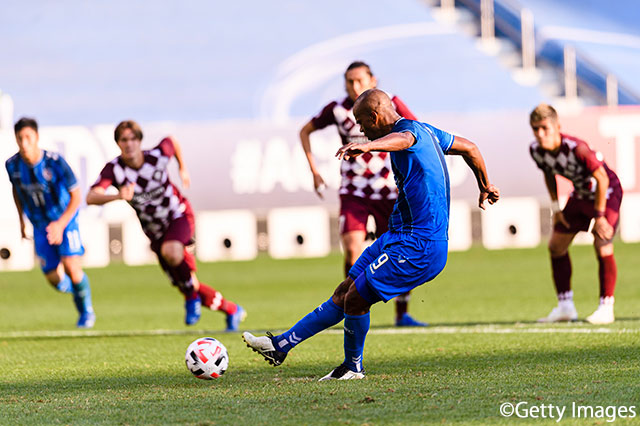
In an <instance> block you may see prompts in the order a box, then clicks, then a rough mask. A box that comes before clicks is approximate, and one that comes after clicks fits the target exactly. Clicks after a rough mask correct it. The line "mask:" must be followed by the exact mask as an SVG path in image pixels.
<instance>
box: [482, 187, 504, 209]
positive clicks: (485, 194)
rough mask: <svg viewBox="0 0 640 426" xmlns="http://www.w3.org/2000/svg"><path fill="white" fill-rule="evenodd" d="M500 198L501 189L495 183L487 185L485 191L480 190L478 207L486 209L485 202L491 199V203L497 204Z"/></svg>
mask: <svg viewBox="0 0 640 426" xmlns="http://www.w3.org/2000/svg"><path fill="white" fill-rule="evenodd" d="M499 199H500V190H499V189H498V187H497V186H495V185H489V186H487V187H486V188H485V189H484V190H483V191H480V197H479V198H478V207H480V208H481V209H482V210H484V202H485V201H489V204H495V203H496V202H497V201H498V200H499Z"/></svg>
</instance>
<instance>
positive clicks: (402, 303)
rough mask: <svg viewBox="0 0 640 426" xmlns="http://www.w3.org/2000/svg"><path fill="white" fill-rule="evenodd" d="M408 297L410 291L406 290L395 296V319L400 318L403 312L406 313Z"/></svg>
mask: <svg viewBox="0 0 640 426" xmlns="http://www.w3.org/2000/svg"><path fill="white" fill-rule="evenodd" d="M410 297H411V292H406V293H405V294H401V295H400V296H398V297H396V320H399V319H401V318H402V317H403V316H404V314H406V313H407V309H408V308H409V299H410Z"/></svg>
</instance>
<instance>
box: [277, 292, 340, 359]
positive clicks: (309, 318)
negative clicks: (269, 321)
mask: <svg viewBox="0 0 640 426" xmlns="http://www.w3.org/2000/svg"><path fill="white" fill-rule="evenodd" d="M343 318H344V311H343V310H342V308H341V307H340V306H338V305H336V304H335V303H333V300H331V299H329V300H327V301H326V302H324V303H323V304H322V305H320V306H318V307H317V308H316V309H314V310H313V312H310V313H308V314H307V315H305V316H304V318H302V319H301V320H300V321H298V322H297V323H296V324H295V325H294V326H293V327H291V328H290V329H289V330H288V331H285V332H284V333H282V334H280V335H278V336H275V337H273V343H274V346H275V347H276V349H277V350H278V351H280V352H285V353H286V352H289V351H290V350H291V349H293V348H294V347H295V346H296V345H297V344H299V343H300V342H302V341H303V340H306V339H308V338H309V337H311V336H313V335H314V334H317V333H319V332H321V331H322V330H324V329H327V328H329V327H331V326H334V325H336V324H337V323H339V322H340V321H342V319H343Z"/></svg>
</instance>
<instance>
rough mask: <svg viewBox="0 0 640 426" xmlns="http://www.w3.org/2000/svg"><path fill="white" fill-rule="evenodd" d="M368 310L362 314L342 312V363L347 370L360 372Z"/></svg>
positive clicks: (367, 325) (368, 319) (368, 321)
mask: <svg viewBox="0 0 640 426" xmlns="http://www.w3.org/2000/svg"><path fill="white" fill-rule="evenodd" d="M369 323H370V317H369V312H367V313H366V314H364V315H347V314H344V365H346V366H347V367H349V370H351V371H356V372H361V371H363V370H364V369H363V368H362V353H363V352H364V339H365V338H366V337H367V332H368V331H369Z"/></svg>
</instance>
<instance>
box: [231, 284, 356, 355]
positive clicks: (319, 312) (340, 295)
mask: <svg viewBox="0 0 640 426" xmlns="http://www.w3.org/2000/svg"><path fill="white" fill-rule="evenodd" d="M351 284H353V280H352V279H351V278H347V279H346V280H344V281H343V282H342V283H341V284H340V285H339V286H338V287H337V288H336V290H335V291H334V293H333V296H332V297H331V298H330V299H329V300H327V301H326V302H324V303H323V304H321V305H320V306H318V307H317V308H316V309H314V310H313V311H312V312H310V313H308V314H307V315H305V316H304V317H303V318H302V319H301V320H300V321H298V322H297V323H296V324H295V325H294V326H293V327H291V328H290V329H289V330H287V331H285V332H284V333H282V334H280V335H278V336H273V335H271V333H267V336H260V337H256V336H254V335H252V334H251V333H249V332H244V333H242V338H243V339H244V341H245V342H246V343H247V346H248V347H250V348H251V349H253V350H254V351H255V352H258V353H259V354H260V355H262V356H263V357H264V358H265V360H267V362H269V363H270V364H272V365H274V366H276V365H280V364H282V363H283V362H284V359H285V358H286V356H287V353H288V352H289V351H290V350H291V349H293V348H294V347H295V346H297V345H298V344H300V343H302V342H303V341H304V340H306V339H308V338H309V337H311V336H313V335H315V334H317V333H319V332H321V331H322V330H325V329H327V328H329V327H332V326H334V325H336V324H338V323H339V322H340V321H342V319H343V318H344V317H345V315H344V310H343V308H342V306H344V298H345V295H346V294H347V291H348V289H349V288H350V286H351Z"/></svg>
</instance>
